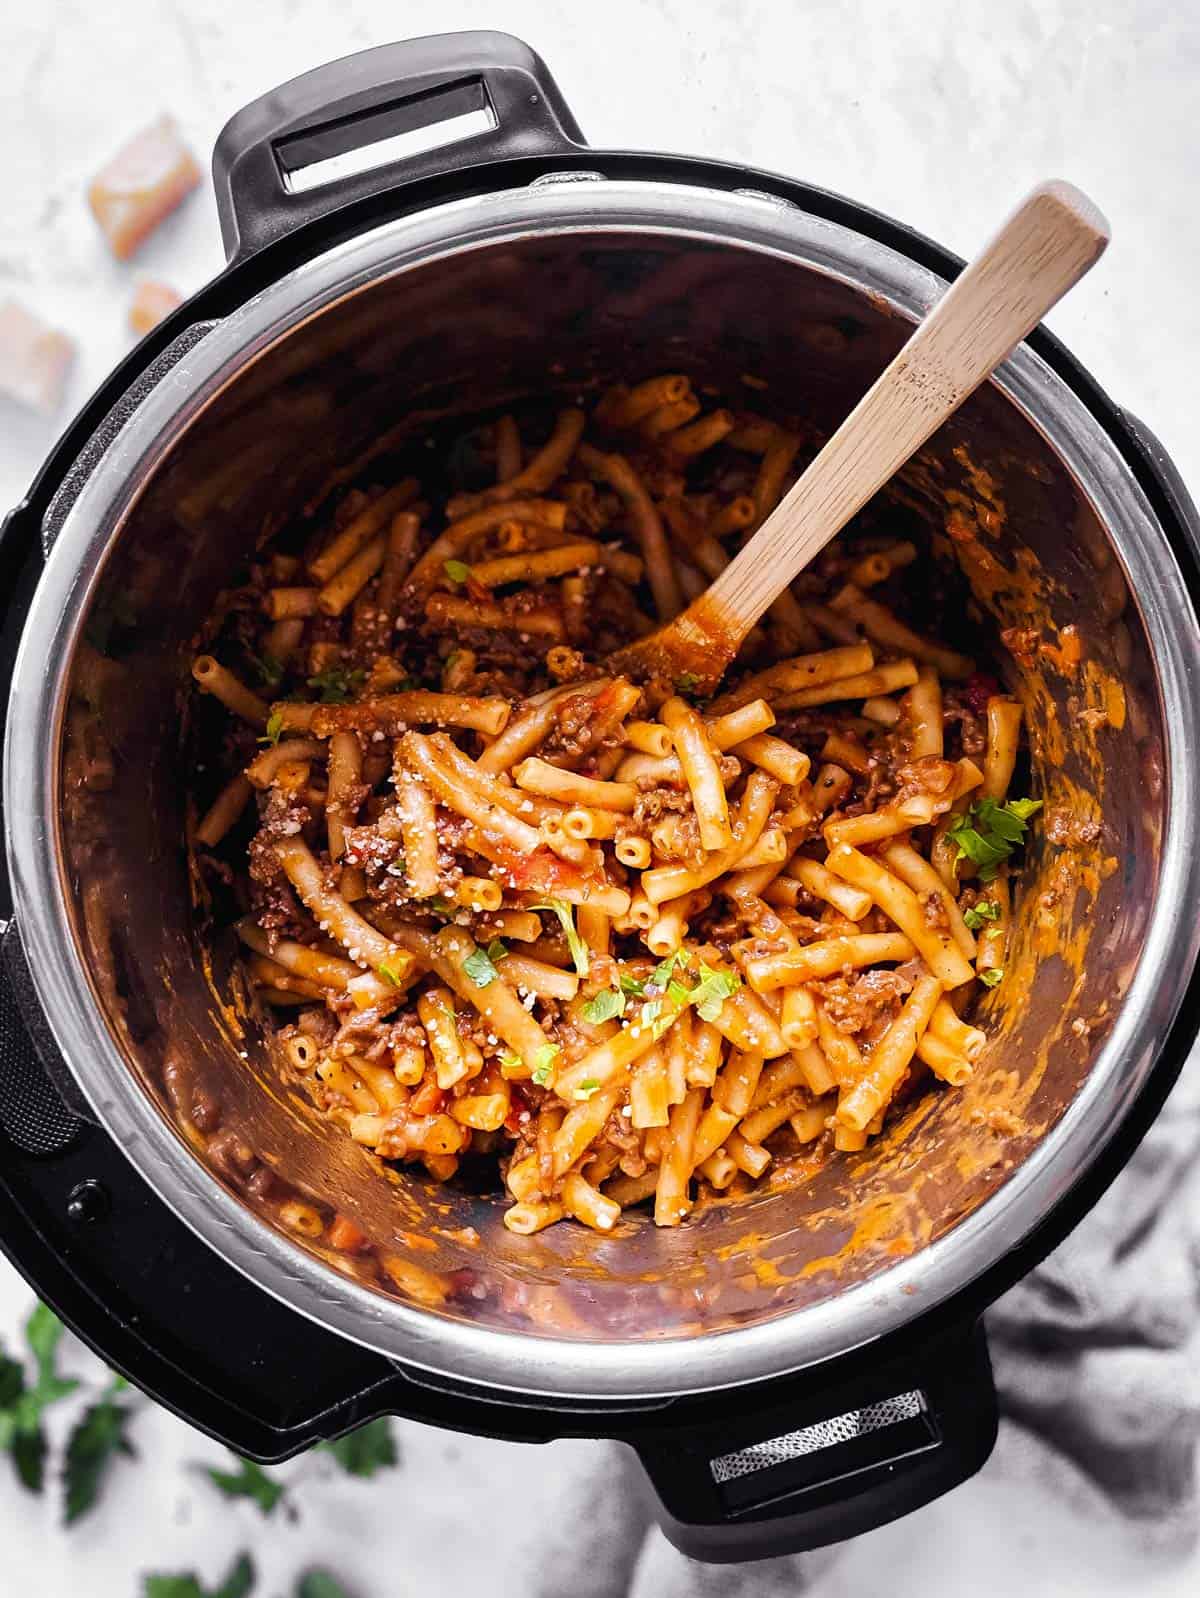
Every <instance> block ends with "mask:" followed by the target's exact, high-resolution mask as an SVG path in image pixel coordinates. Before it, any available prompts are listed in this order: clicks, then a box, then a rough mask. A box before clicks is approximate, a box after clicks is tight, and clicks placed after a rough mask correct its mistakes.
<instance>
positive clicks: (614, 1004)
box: [583, 988, 625, 1026]
mask: <svg viewBox="0 0 1200 1598" xmlns="http://www.w3.org/2000/svg"><path fill="white" fill-rule="evenodd" d="M624 1014H625V995H624V994H623V993H622V992H621V991H620V989H619V988H601V989H600V992H599V993H594V994H593V995H592V997H591V998H590V999H589V1000H588V1001H587V1003H586V1004H585V1005H584V1007H583V1019H584V1020H585V1021H588V1022H590V1023H591V1025H592V1026H599V1025H600V1023H601V1022H602V1021H613V1020H615V1019H616V1018H617V1017H618V1016H621V1015H624Z"/></svg>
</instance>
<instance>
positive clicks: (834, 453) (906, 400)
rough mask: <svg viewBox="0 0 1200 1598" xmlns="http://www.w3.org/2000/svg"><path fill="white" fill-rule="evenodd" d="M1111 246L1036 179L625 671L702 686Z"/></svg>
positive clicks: (1064, 186)
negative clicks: (753, 528)
mask: <svg viewBox="0 0 1200 1598" xmlns="http://www.w3.org/2000/svg"><path fill="white" fill-rule="evenodd" d="M1108 240H1109V228H1108V223H1107V222H1106V221H1105V219H1104V217H1103V215H1102V214H1101V212H1100V211H1099V209H1098V208H1097V207H1096V206H1095V205H1094V204H1093V203H1092V201H1091V200H1089V199H1088V197H1087V195H1085V194H1081V193H1080V191H1079V190H1078V189H1076V188H1073V187H1072V186H1071V184H1069V183H1061V182H1053V183H1043V184H1041V185H1040V186H1039V187H1038V188H1036V189H1034V190H1033V192H1032V193H1031V194H1030V195H1029V196H1028V197H1027V198H1026V199H1025V200H1024V202H1023V203H1022V204H1021V205H1020V206H1019V207H1018V208H1017V210H1016V211H1015V212H1014V213H1013V214H1012V216H1011V217H1010V218H1009V219H1008V221H1007V222H1006V223H1005V224H1004V226H1003V227H1002V228H1001V229H1000V231H999V233H997V234H996V236H995V238H993V239H992V241H991V243H990V244H988V245H986V246H985V248H984V249H983V250H982V251H981V253H980V254H979V255H977V256H976V257H975V259H974V260H973V261H972V262H971V263H970V264H969V265H968V266H967V267H965V268H964V270H963V271H962V273H961V274H960V275H959V276H958V277H957V278H956V279H955V281H954V283H953V284H952V285H951V286H950V288H948V289H947V290H946V292H945V294H944V295H943V296H942V298H941V299H940V300H939V301H938V303H937V304H936V305H935V306H934V308H933V310H932V311H930V313H929V315H928V316H927V317H926V318H925V320H924V321H923V322H922V323H921V324H920V326H919V327H918V328H917V330H916V332H915V333H914V334H913V335H912V337H911V338H910V339H909V341H908V343H907V344H906V345H905V346H904V348H903V349H902V350H901V351H900V353H899V354H898V355H897V356H896V357H895V359H894V360H893V361H891V362H890V363H889V365H888V366H886V367H885V368H884V370H883V372H882V373H881V374H880V376H879V377H878V378H877V379H876V381H875V383H874V384H873V385H872V387H871V388H870V389H868V390H867V392H866V394H864V395H863V397H862V399H861V400H859V402H858V404H857V405H856V406H855V407H854V409H853V410H852V411H851V413H850V415H849V416H847V418H846V420H845V421H844V422H843V423H842V425H841V426H840V427H839V428H838V430H837V432H836V433H834V435H833V437H832V438H831V439H830V440H829V442H828V443H827V444H826V445H825V447H824V448H823V449H822V450H821V452H820V454H819V455H818V456H817V457H816V459H815V460H814V461H813V462H812V463H811V465H809V467H808V468H807V470H806V471H805V472H804V473H803V474H802V476H801V477H800V479H799V480H798V482H797V483H796V484H795V486H794V487H793V488H792V489H791V491H790V492H789V493H788V494H787V495H785V497H784V498H783V499H782V500H781V501H780V503H779V504H778V505H777V506H776V508H775V509H774V510H773V511H772V512H771V514H770V515H769V516H768V517H767V519H766V521H765V522H763V524H762V526H761V527H760V528H759V529H758V531H757V532H756V533H755V535H754V537H753V538H752V539H751V540H750V542H749V543H748V544H747V545H746V546H745V548H744V549H743V550H742V551H741V552H740V553H739V554H738V555H737V556H736V558H735V559H734V560H732V561H731V562H730V563H729V565H728V566H727V567H726V568H725V570H724V571H723V572H722V573H721V575H720V576H719V577H718V578H717V580H716V582H714V583H713V585H712V587H711V588H709V589H708V590H707V592H706V593H703V594H701V595H700V597H699V598H698V599H696V600H694V601H693V602H692V604H690V605H689V606H688V608H687V609H686V610H685V611H683V612H682V614H681V615H679V616H677V617H676V618H675V620H674V621H672V622H669V623H668V624H667V625H666V626H665V627H661V628H659V630H658V631H657V632H654V633H651V634H650V635H649V637H647V638H642V639H639V641H638V642H637V643H636V644H632V645H630V646H629V647H628V648H626V649H622V650H620V651H619V652H618V653H617V655H616V656H615V657H614V658H613V661H612V667H613V669H614V670H616V671H620V672H623V673H625V674H626V675H628V676H632V677H636V678H640V679H644V678H646V677H648V676H660V677H669V678H671V679H672V680H675V679H678V678H679V677H681V676H683V675H685V674H687V675H688V680H689V682H691V681H692V679H695V682H694V686H695V688H696V691H697V692H699V693H702V694H706V693H710V692H711V691H712V689H713V688H715V686H716V685H717V683H718V682H719V681H720V679H721V676H722V674H723V673H724V671H725V668H726V667H727V666H728V665H729V663H730V661H732V659H733V658H734V656H735V655H736V654H737V652H738V649H739V648H740V647H741V644H742V640H743V639H744V638H745V636H746V634H747V633H748V632H749V631H750V629H751V627H753V626H754V624H755V622H756V621H757V620H758V619H759V617H760V616H761V615H762V614H763V612H764V611H765V610H766V609H767V607H768V606H769V605H770V604H771V602H772V601H773V600H774V599H777V598H778V597H779V595H780V594H781V593H783V591H784V590H785V589H786V588H787V586H788V584H789V583H790V582H791V581H792V579H793V578H794V577H795V576H796V575H797V573H798V572H801V571H803V569H804V567H805V566H807V565H808V563H809V561H810V560H812V558H813V556H814V555H816V554H817V552H818V551H819V550H821V549H823V548H824V547H825V545H826V544H827V543H828V542H829V540H830V539H831V538H833V537H834V536H835V534H837V533H839V532H840V531H841V530H842V528H843V527H844V526H845V525H846V523H847V522H848V521H849V520H850V518H851V517H852V516H853V515H854V514H855V512H856V511H858V510H861V508H862V507H863V505H865V504H866V502H867V500H869V499H870V498H871V496H872V494H874V493H875V492H876V491H877V490H878V489H879V488H881V487H882V486H883V484H884V483H886V482H887V480H888V479H889V478H890V477H891V476H892V474H893V473H894V472H895V471H897V470H898V469H899V468H900V467H901V466H903V465H904V463H905V461H907V460H908V459H909V457H910V456H911V455H913V454H914V453H915V451H916V450H918V449H919V448H920V447H921V445H922V444H923V443H924V442H925V440H926V439H927V438H928V437H929V436H930V434H931V433H933V432H934V431H936V429H937V428H939V427H940V426H941V424H942V423H943V422H944V421H945V420H946V418H947V417H948V416H950V415H952V414H953V412H954V411H956V410H957V409H958V407H959V406H960V405H961V404H962V402H963V400H964V399H966V397H967V395H968V394H970V393H972V392H973V391H974V390H975V389H976V388H978V387H979V385H980V383H982V382H983V381H984V379H985V378H987V377H989V376H990V375H991V373H992V372H993V371H994V370H995V369H996V367H997V366H999V364H1000V362H1001V361H1002V360H1004V358H1005V356H1006V355H1008V354H1009V353H1010V351H1012V350H1013V349H1014V348H1015V347H1016V345H1018V344H1019V343H1020V342H1021V340H1022V339H1023V338H1024V337H1025V335H1026V334H1027V333H1028V332H1030V331H1031V330H1032V329H1033V328H1034V327H1036V326H1037V324H1038V322H1040V321H1041V319H1042V317H1043V316H1044V315H1045V314H1046V312H1047V311H1048V310H1049V309H1050V307H1051V306H1052V305H1054V304H1055V303H1056V301H1057V300H1059V299H1060V298H1061V297H1062V295H1063V294H1065V293H1066V291H1067V290H1068V289H1069V288H1070V287H1071V286H1072V285H1073V284H1075V283H1077V282H1078V281H1079V279H1080V278H1081V277H1082V276H1083V275H1084V273H1085V272H1086V271H1088V269H1089V268H1090V267H1091V266H1093V265H1094V263H1095V262H1096V261H1097V260H1099V258H1100V256H1101V255H1102V253H1103V251H1104V248H1105V246H1106V245H1107V243H1108Z"/></svg>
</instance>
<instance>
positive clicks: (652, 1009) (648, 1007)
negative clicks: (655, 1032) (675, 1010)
mask: <svg viewBox="0 0 1200 1598" xmlns="http://www.w3.org/2000/svg"><path fill="white" fill-rule="evenodd" d="M662 1007H663V1002H662V1000H661V999H651V1000H650V1001H649V1002H648V1003H646V1004H643V1005H642V1008H641V1011H640V1013H639V1015H638V1018H637V1024H638V1026H640V1027H647V1026H649V1027H652V1026H653V1025H654V1023H655V1022H656V1021H657V1020H658V1018H659V1016H660V1015H661V1014H662Z"/></svg>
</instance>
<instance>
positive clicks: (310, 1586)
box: [296, 1570, 350, 1598]
mask: <svg viewBox="0 0 1200 1598" xmlns="http://www.w3.org/2000/svg"><path fill="white" fill-rule="evenodd" d="M296 1598H350V1594H349V1593H348V1592H347V1591H346V1589H345V1587H343V1586H342V1584H341V1582H340V1581H337V1580H335V1579H334V1577H332V1576H331V1575H330V1574H329V1572H328V1571H327V1570H306V1571H305V1573H304V1575H303V1576H301V1577H300V1580H299V1581H298V1582H297V1583H296Z"/></svg>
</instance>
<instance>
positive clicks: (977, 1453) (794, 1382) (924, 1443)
mask: <svg viewBox="0 0 1200 1598" xmlns="http://www.w3.org/2000/svg"><path fill="white" fill-rule="evenodd" d="M864 1371H865V1372H866V1374H865V1375H864V1374H863V1372H864ZM995 1437H996V1394H995V1389H994V1387H993V1385H992V1373H991V1364H990V1361H989V1359H988V1352H987V1342H986V1340H985V1338H984V1334H983V1329H982V1327H981V1326H979V1325H977V1324H973V1323H966V1324H964V1325H957V1326H955V1325H952V1326H949V1327H947V1328H946V1329H945V1330H943V1331H941V1332H940V1334H936V1335H935V1336H933V1337H932V1338H929V1339H928V1340H926V1341H924V1342H923V1343H922V1345H921V1346H920V1347H919V1348H917V1349H914V1350H910V1351H909V1352H908V1353H907V1354H900V1355H896V1356H892V1357H891V1358H886V1357H881V1358H880V1359H879V1360H878V1362H877V1363H876V1364H875V1366H874V1367H872V1366H871V1364H870V1363H869V1362H867V1363H866V1364H865V1365H861V1364H860V1366H859V1371H858V1374H857V1375H855V1376H852V1377H850V1378H848V1379H843V1380H841V1381H838V1380H837V1379H836V1377H833V1376H831V1375H829V1374H826V1373H825V1372H822V1373H821V1374H820V1376H819V1377H818V1378H817V1379H816V1380H814V1379H813V1378H812V1377H806V1376H805V1375H804V1373H801V1374H799V1375H798V1376H795V1377H793V1378H791V1379H790V1380H789V1381H786V1382H784V1381H780V1382H776V1383H773V1384H771V1386H770V1388H769V1389H768V1390H767V1393H766V1396H765V1397H764V1398H763V1399H761V1400H759V1402H758V1404H757V1405H756V1404H755V1403H753V1402H746V1403H744V1404H742V1405H740V1406H739V1407H738V1408H737V1409H736V1410H734V1411H733V1418H731V1419H730V1420H729V1421H728V1422H727V1424H726V1425H725V1426H719V1425H709V1426H706V1427H703V1428H696V1429H694V1430H688V1429H685V1428H681V1427H678V1426H676V1427H675V1428H674V1429H672V1430H671V1431H669V1432H668V1431H664V1432H662V1433H661V1434H659V1435H652V1436H648V1437H645V1438H643V1439H639V1440H638V1441H637V1444H636V1447H637V1450H638V1454H639V1455H640V1457H641V1461H642V1464H643V1465H644V1466H645V1468H646V1471H647V1474H648V1475H649V1477H650V1480H651V1482H652V1483H653V1485H654V1488H655V1491H656V1492H657V1493H658V1496H659V1499H660V1509H659V1519H660V1521H661V1524H662V1527H663V1530H664V1532H665V1533H666V1535H667V1537H668V1538H669V1539H670V1540H671V1542H673V1543H674V1544H675V1546H676V1547H677V1548H679V1549H680V1550H681V1551H682V1552H683V1553H685V1554H688V1555H690V1556H691V1557H692V1558H695V1559H704V1560H710V1561H715V1562H718V1563H721V1562H725V1561H729V1560H740V1559H764V1558H769V1557H771V1556H773V1555H776V1554H784V1553H798V1552H802V1551H803V1550H805V1549H808V1548H820V1547H823V1546H824V1545H825V1544H826V1543H831V1542H840V1541H842V1540H843V1539H844V1538H847V1537H855V1536H857V1535H858V1534H859V1533H860V1532H864V1531H870V1530H873V1529H874V1528H875V1527H876V1526H882V1525H884V1524H885V1523H886V1522H887V1521H889V1520H894V1519H896V1517H897V1516H899V1515H904V1514H907V1513H908V1512H909V1511H910V1510H913V1509H917V1508H919V1507H920V1506H921V1505H922V1504H925V1503H928V1502H929V1501H930V1500H931V1499H933V1498H936V1497H938V1496H939V1494H941V1493H944V1492H947V1491H948V1490H949V1489H950V1488H952V1487H955V1486H957V1485H958V1484H959V1483H960V1482H963V1481H965V1480H966V1479H967V1478H968V1477H969V1476H972V1475H973V1474H974V1473H975V1471H977V1470H978V1469H979V1467H980V1466H981V1465H982V1464H983V1462H984V1460H985V1459H986V1458H987V1456H988V1454H989V1453H990V1452H991V1449H992V1445H993V1443H994V1441H995Z"/></svg>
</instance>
